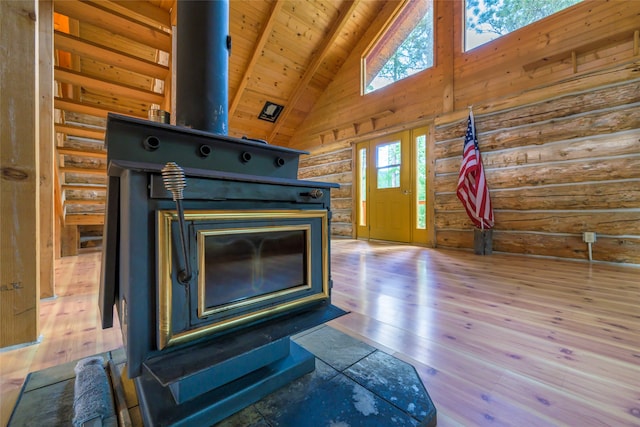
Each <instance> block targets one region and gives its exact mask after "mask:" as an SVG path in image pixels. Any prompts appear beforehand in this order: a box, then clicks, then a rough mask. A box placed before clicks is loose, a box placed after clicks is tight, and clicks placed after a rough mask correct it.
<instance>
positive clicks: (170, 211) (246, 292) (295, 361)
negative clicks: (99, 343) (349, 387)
mask: <svg viewBox="0 0 640 427" xmlns="http://www.w3.org/2000/svg"><path fill="white" fill-rule="evenodd" d="M106 144H107V149H108V165H109V166H108V175H109V182H108V195H107V220H106V225H105V245H104V254H103V268H102V272H103V273H102V281H101V291H100V299H101V300H100V307H101V311H102V322H103V327H110V326H112V324H113V307H114V306H115V307H116V309H117V312H118V317H119V320H120V325H121V328H122V333H123V341H124V345H125V351H126V355H127V370H128V374H129V376H130V377H131V378H135V380H136V386H137V389H138V394H139V400H140V403H141V409H142V411H143V417H144V420H145V424H147V425H188V424H193V423H196V424H199V423H204V424H202V425H207V423H209V424H213V423H214V422H215V421H216V420H219V419H221V418H223V417H226V416H227V415H230V414H231V413H233V412H235V411H237V410H239V409H241V408H242V407H244V406H246V405H248V404H250V403H252V402H253V401H256V400H258V399H259V398H261V397H262V396H263V395H265V394H267V393H269V392H271V391H273V390H275V388H278V387H280V386H282V385H284V384H286V383H288V382H290V381H292V380H293V379H295V378H297V377H299V376H301V375H304V374H306V373H308V372H310V371H312V370H313V369H314V366H315V361H314V357H313V356H312V355H311V354H310V353H308V352H306V350H304V349H302V348H300V347H298V346H297V345H296V344H295V343H293V342H292V341H291V340H290V336H291V335H292V334H295V333H298V332H301V331H303V330H305V329H308V328H310V327H313V326H317V325H319V324H321V323H324V322H326V321H328V320H331V319H333V318H335V317H337V316H339V315H342V314H343V313H344V312H343V311H342V310H340V309H338V308H337V307H334V306H333V305H331V303H330V288H331V278H330V265H329V255H330V254H329V224H330V217H331V211H330V190H331V188H334V187H337V185H336V184H331V183H320V182H310V181H301V180H298V179H296V175H297V164H298V158H299V155H300V154H302V152H300V151H297V150H291V149H287V148H282V147H275V146H271V145H268V144H264V143H259V142H255V141H249V140H243V139H235V138H230V137H227V136H223V135H215V134H211V133H208V132H203V131H198V130H192V129H187V128H182V127H177V126H171V125H168V124H160V123H154V122H150V121H145V120H140V119H134V118H129V117H125V116H119V115H114V114H110V115H109V117H108V120H107V134H106ZM203 147H207V148H206V149H205V148H203ZM203 150H204V151H205V152H206V153H208V155H207V156H203V155H202V152H203ZM170 162H173V163H175V164H177V165H179V166H180V167H181V168H182V170H183V171H184V180H185V183H186V186H185V187H184V188H183V189H181V192H182V195H181V197H182V199H181V200H180V202H181V204H180V206H179V207H178V205H177V202H176V201H175V200H174V197H173V194H172V192H171V191H170V190H169V189H167V187H166V177H165V176H163V169H165V168H166V164H167V163H170ZM183 244H184V246H183ZM185 270H188V271H189V273H188V274H187V275H185V274H183V273H184V272H185ZM184 276H189V277H187V278H186V279H185V277H184Z"/></svg>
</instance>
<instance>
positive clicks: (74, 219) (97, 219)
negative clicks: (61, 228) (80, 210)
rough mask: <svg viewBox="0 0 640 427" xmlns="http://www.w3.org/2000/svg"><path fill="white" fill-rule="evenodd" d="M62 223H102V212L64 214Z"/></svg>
mask: <svg viewBox="0 0 640 427" xmlns="http://www.w3.org/2000/svg"><path fill="white" fill-rule="evenodd" d="M64 223H65V224H66V225H67V226H76V225H104V214H71V215H67V216H66V218H65V221H64ZM63 256H64V255H63Z"/></svg>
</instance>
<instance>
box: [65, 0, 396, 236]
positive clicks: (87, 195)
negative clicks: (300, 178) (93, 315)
mask: <svg viewBox="0 0 640 427" xmlns="http://www.w3.org/2000/svg"><path fill="white" fill-rule="evenodd" d="M384 3H385V1H382V0H380V1H370V0H366V1H364V0H356V1H342V0H340V1H336V0H333V1H322V0H308V1H303V0H293V1H280V0H264V1H258V0H250V1H241V0H231V1H230V7H229V9H230V10H229V15H230V16H229V29H230V33H231V38H232V50H231V56H230V58H229V135H232V136H238V137H240V136H244V135H246V136H248V137H250V138H259V139H264V140H267V141H268V142H270V143H272V144H276V145H283V146H287V145H291V142H292V141H291V137H292V135H293V134H294V131H295V129H296V128H297V127H298V126H299V125H300V124H301V123H302V121H303V120H304V119H305V117H306V116H307V114H308V113H309V112H310V111H311V109H312V108H313V105H314V103H315V102H316V100H317V99H318V97H319V96H320V95H321V94H322V92H323V91H324V90H325V88H326V87H327V85H329V83H330V82H331V81H332V79H333V78H334V76H335V75H336V73H337V72H338V70H339V69H340V67H341V66H342V64H343V63H344V62H345V60H346V59H347V57H348V55H349V54H350V53H351V51H352V49H353V48H354V46H355V45H356V43H358V41H359V39H360V38H361V37H362V36H363V34H364V33H365V31H366V30H367V28H368V25H369V24H370V22H372V21H373V19H374V17H375V15H376V14H377V13H378V12H379V11H380V9H381V8H382V6H383V5H384ZM178 8H179V2H178ZM54 11H55V16H54V31H55V32H54V50H55V54H54V56H55V64H56V65H55V69H54V79H55V81H56V87H57V93H56V97H55V100H54V107H55V110H56V111H55V121H56V123H55V130H56V138H57V140H56V147H57V158H58V181H59V186H58V189H59V190H60V191H59V192H58V194H57V196H58V197H57V199H58V206H57V208H58V211H59V214H60V216H61V218H62V220H63V224H64V225H65V226H76V225H78V226H99V225H101V224H103V222H104V199H105V190H106V152H105V148H104V144H103V139H104V128H105V118H106V115H107V112H109V111H112V112H117V113H121V114H127V115H131V116H135V117H141V118H147V117H148V111H149V110H150V109H154V108H161V109H164V110H169V111H170V110H171V81H172V71H171V54H172V32H173V30H172V25H175V22H176V13H177V12H176V2H175V0H149V1H137V0H108V1H105V0H100V1H77V0H55V1H54ZM176 89H177V90H179V88H176ZM266 101H271V102H274V103H277V104H281V105H283V106H284V110H283V112H282V113H281V115H280V117H279V118H278V120H277V121H276V122H275V123H271V122H268V121H264V120H259V119H258V115H259V113H260V111H261V110H262V108H263V106H264V104H265V102H266ZM90 231H91V230H90V227H89V230H88V232H90Z"/></svg>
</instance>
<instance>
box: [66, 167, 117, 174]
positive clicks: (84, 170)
mask: <svg viewBox="0 0 640 427" xmlns="http://www.w3.org/2000/svg"><path fill="white" fill-rule="evenodd" d="M58 170H59V171H60V173H80V174H86V175H106V173H107V169H106V168H78V167H72V166H62V167H60V168H58Z"/></svg>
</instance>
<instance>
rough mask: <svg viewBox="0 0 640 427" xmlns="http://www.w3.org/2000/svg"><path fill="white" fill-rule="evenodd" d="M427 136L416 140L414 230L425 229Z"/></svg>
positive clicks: (421, 136) (420, 136)
mask: <svg viewBox="0 0 640 427" xmlns="http://www.w3.org/2000/svg"><path fill="white" fill-rule="evenodd" d="M426 154H427V136H426V135H419V136H418V137H417V138H416V204H417V206H416V228H419V229H421V230H423V229H425V228H426V227H427V156H426Z"/></svg>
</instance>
